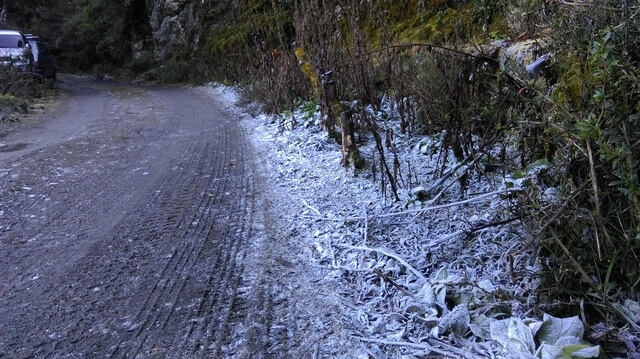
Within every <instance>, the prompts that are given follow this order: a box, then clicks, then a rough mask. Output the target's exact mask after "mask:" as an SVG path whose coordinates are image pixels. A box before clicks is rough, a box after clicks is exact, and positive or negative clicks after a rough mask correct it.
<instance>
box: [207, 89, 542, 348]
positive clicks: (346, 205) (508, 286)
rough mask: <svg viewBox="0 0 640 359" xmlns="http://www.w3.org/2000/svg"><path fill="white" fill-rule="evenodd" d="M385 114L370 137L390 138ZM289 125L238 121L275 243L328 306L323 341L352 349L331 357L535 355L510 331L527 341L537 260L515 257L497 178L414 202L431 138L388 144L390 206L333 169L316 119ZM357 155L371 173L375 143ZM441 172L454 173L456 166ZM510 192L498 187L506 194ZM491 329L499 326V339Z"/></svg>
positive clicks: (512, 201)
mask: <svg viewBox="0 0 640 359" xmlns="http://www.w3.org/2000/svg"><path fill="white" fill-rule="evenodd" d="M208 91H210V92H211V93H214V94H215V96H216V97H217V98H219V99H220V100H221V101H222V103H223V104H224V106H225V107H226V108H227V109H229V110H233V106H234V104H236V103H237V102H238V95H237V94H236V93H235V92H233V91H232V90H230V89H227V88H221V87H209V90H208ZM234 111H236V112H237V113H238V115H239V116H248V115H246V114H245V115H243V113H242V111H240V110H238V109H236V110H234ZM386 112H387V113H388V114H390V115H389V117H387V118H382V117H380V122H379V125H380V127H381V128H382V130H383V131H384V130H385V129H386V128H387V126H389V128H392V129H393V131H394V133H396V134H398V133H400V130H399V128H394V124H396V123H398V122H399V121H396V120H394V118H393V116H394V115H393V114H394V111H393V109H391V108H386ZM291 115H293V116H295V117H296V119H297V122H298V123H299V125H298V126H297V127H295V128H294V129H293V130H291V128H290V127H289V128H283V127H282V126H279V124H280V123H281V121H280V119H274V118H272V117H269V116H266V115H260V116H258V117H257V118H248V117H245V120H247V121H250V125H249V126H247V127H248V128H249V130H250V131H252V138H253V142H254V145H255V147H256V148H257V149H258V150H259V151H261V152H262V153H263V155H264V156H265V157H266V158H267V160H268V166H269V167H270V168H271V172H272V181H273V183H272V187H275V188H277V189H276V191H277V192H278V193H279V194H281V195H282V199H281V200H280V201H281V202H280V204H279V205H273V208H276V209H277V210H278V211H279V214H278V216H277V217H280V218H282V220H283V221H285V222H287V223H288V224H287V225H288V226H290V231H289V233H286V234H283V236H287V238H288V239H289V241H292V242H293V244H294V245H293V248H298V249H299V251H297V253H291V257H292V258H295V260H296V261H300V260H302V261H306V262H307V264H309V268H312V269H314V270H313V271H312V272H310V273H308V274H307V278H308V280H309V283H313V285H314V286H316V287H319V288H326V289H325V290H318V291H317V292H318V293H323V294H322V295H325V296H326V297H327V298H325V299H327V300H328V301H329V302H332V303H337V307H338V308H339V313H338V312H336V313H335V318H334V319H333V321H334V324H333V327H334V329H333V332H332V333H333V334H335V335H337V336H339V337H341V338H342V339H343V340H344V338H347V340H350V341H351V346H352V348H354V349H353V350H352V351H351V352H350V353H344V352H343V353H333V354H332V355H335V356H337V357H344V358H347V357H350V358H353V357H362V358H369V357H370V358H424V357H431V356H444V357H452V358H459V357H466V358H477V357H510V356H511V355H510V354H514V353H522V354H524V353H527V354H534V351H535V350H536V349H539V348H536V347H535V343H534V344H533V345H534V347H533V348H531V345H530V344H531V343H533V341H532V342H531V343H529V340H528V339H529V338H532V336H531V335H530V334H528V332H527V333H526V335H523V334H522V333H518V330H519V329H522V328H525V329H527V330H531V332H532V333H533V334H535V331H534V329H535V327H536V325H538V324H539V323H540V321H536V320H531V321H528V322H526V323H527V324H529V326H527V325H523V326H522V325H521V324H522V323H524V322H523V321H522V320H523V319H526V318H527V317H528V316H530V315H531V313H532V311H531V308H533V306H534V305H535V296H534V293H535V289H536V286H537V285H538V280H537V278H536V276H535V274H536V272H537V269H538V266H537V264H536V260H537V256H535V255H532V253H531V252H526V251H525V252H520V249H521V247H522V245H523V243H526V242H527V241H528V239H529V237H528V236H527V233H526V232H525V230H524V228H523V224H522V223H521V222H520V221H519V220H515V221H509V220H510V219H512V218H514V216H515V210H516V209H517V205H518V203H517V202H518V195H519V192H517V190H514V189H513V188H510V189H509V190H507V189H506V185H505V183H506V182H508V181H509V179H508V177H507V178H506V179H505V177H503V176H501V175H499V174H497V173H494V174H491V175H490V176H482V177H481V176H473V177H474V179H473V180H472V181H469V184H468V188H467V190H466V191H465V194H464V196H463V197H462V198H461V196H460V189H459V185H458V182H457V181H456V180H455V176H454V177H451V178H452V179H450V180H449V181H447V182H446V183H445V185H444V186H443V187H442V190H443V192H442V195H441V196H436V197H435V199H434V200H431V201H429V200H427V199H424V198H417V196H416V195H415V193H416V188H419V187H423V188H429V187H430V186H431V184H432V183H433V182H434V181H435V180H437V179H438V177H439V176H438V175H437V173H439V172H436V168H437V162H436V161H437V157H438V155H439V151H438V150H437V149H438V147H437V146H438V143H437V139H432V138H424V137H422V138H421V137H419V136H413V137H409V136H398V135H396V136H395V137H394V139H393V142H394V145H395V146H396V148H397V151H398V156H399V160H400V165H401V168H400V173H401V174H402V179H401V180H400V181H399V182H400V183H399V191H398V192H399V195H400V197H401V199H400V201H397V202H394V201H392V199H391V198H392V197H391V196H390V195H389V193H390V189H389V188H387V196H386V198H385V196H383V193H382V191H381V186H380V173H378V174H377V175H376V176H377V178H376V181H375V182H374V181H373V174H372V172H371V170H370V168H368V169H365V170H363V171H361V172H360V173H358V174H357V175H354V172H353V170H352V169H349V168H345V167H343V166H342V164H341V147H340V145H338V144H337V143H335V141H333V140H329V139H327V135H326V133H325V132H322V131H320V130H319V127H318V126H317V125H314V124H313V123H314V121H315V120H317V117H314V116H318V115H317V114H311V116H310V114H309V113H308V112H307V113H303V112H297V113H294V114H291ZM291 115H290V116H291ZM305 117H306V120H304V119H305ZM288 120H290V118H289V119H285V122H287V121H288ZM303 122H307V123H310V125H309V126H304V125H302V123H303ZM382 135H383V137H384V133H382ZM430 142H433V143H434V146H435V147H433V149H434V151H433V152H430V151H429V148H428V147H429V146H428V143H430ZM360 148H361V152H362V154H363V155H364V157H365V158H366V159H367V161H368V163H369V164H370V162H371V157H372V155H373V153H374V149H375V141H374V140H373V139H372V138H367V139H366V140H365V141H364V143H363V144H362V145H361V147H360ZM386 152H387V156H388V157H387V162H388V163H389V166H390V168H393V163H392V162H391V161H392V155H391V152H390V151H388V150H386ZM376 158H377V155H376ZM378 161H379V160H378ZM447 163H448V166H453V165H454V164H455V159H454V158H453V157H451V158H449V159H448V162H447ZM378 172H379V171H378ZM478 177H481V178H478ZM513 182H515V181H513ZM513 182H512V183H511V184H510V186H509V187H511V185H513V184H515V185H516V188H517V185H518V183H513ZM434 194H435V193H434ZM432 198H433V197H432ZM419 199H422V200H423V201H419ZM274 217H276V216H274ZM499 222H505V223H504V224H499V225H496V223H499ZM508 318H513V319H509V320H511V321H510V322H508V325H507V324H505V323H507V319H508ZM497 323H498V324H501V325H502V324H504V325H505V327H504V328H505V332H504V335H501V333H498V332H499V327H498V324H497ZM536 323H537V324H536ZM336 327H339V329H336ZM507 329H508V330H507ZM527 330H525V331H527ZM345 333H347V334H345ZM336 340H337V339H336ZM513 343H516V344H513ZM309 357H315V356H309ZM318 357H324V356H322V355H319V356H318ZM519 357H528V356H519Z"/></svg>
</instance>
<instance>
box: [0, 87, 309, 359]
mask: <svg viewBox="0 0 640 359" xmlns="http://www.w3.org/2000/svg"><path fill="white" fill-rule="evenodd" d="M58 87H59V88H60V92H61V93H62V97H61V100H59V101H58V104H57V105H56V106H53V107H52V108H51V109H50V110H49V111H48V113H47V114H46V115H43V116H36V117H35V118H31V119H29V121H26V122H25V123H22V124H19V125H15V126H13V127H10V128H4V129H3V132H2V137H0V278H2V280H1V283H0V328H1V329H0V357H3V358H4V357H6V358H102V357H109V358H147V357H149V358H156V357H157V358H203V357H207V358H225V357H229V358H231V357H233V358H266V357H273V358H279V357H290V356H293V355H294V353H293V352H292V350H293V349H291V348H293V347H295V346H298V348H300V343H299V342H297V344H296V342H295V341H296V336H297V335H294V334H292V333H293V331H292V328H291V327H290V326H288V324H287V325H284V324H283V323H282V321H281V320H280V319H281V318H284V317H286V313H288V309H286V305H287V304H286V303H287V299H284V298H282V288H283V287H282V285H283V284H282V283H283V280H284V279H282V276H281V274H282V273H280V270H281V269H282V268H286V267H288V266H293V264H292V263H289V262H287V261H286V260H285V259H283V258H284V257H282V256H280V254H279V253H280V251H282V250H283V249H282V248H280V244H278V243H275V242H274V241H276V239H277V238H279V237H278V236H277V235H275V234H274V233H275V231H276V229H275V226H276V225H275V224H274V223H275V222H274V221H273V218H271V217H272V215H271V214H270V210H269V201H268V200H267V198H266V197H267V194H268V193H269V191H268V189H267V186H266V184H265V182H266V180H265V178H266V175H265V173H264V172H265V170H264V168H262V167H263V164H262V160H261V159H260V156H259V155H258V154H257V152H256V151H255V149H254V148H253V147H252V146H251V143H250V141H247V139H246V133H245V132H246V131H245V130H244V129H243V126H242V123H241V122H242V121H240V120H239V119H237V118H234V116H233V115H231V114H230V113H229V112H227V111H225V110H224V108H222V107H220V106H219V105H217V104H216V102H215V101H212V99H211V98H208V97H207V96H205V94H203V93H202V92H199V91H196V90H194V89H183V88H160V87H146V86H137V85H123V84H114V83H108V82H97V81H93V80H90V79H86V78H81V77H73V76H62V82H61V83H60V84H59V85H58ZM3 126H4V125H3ZM5 127H6V126H5ZM285 250H286V249H285ZM278 263H279V264H278ZM278 268H280V269H278ZM274 303H275V304H274ZM279 313H280V314H279ZM303 337H304V334H303ZM298 354H299V353H298ZM296 355H297V354H296Z"/></svg>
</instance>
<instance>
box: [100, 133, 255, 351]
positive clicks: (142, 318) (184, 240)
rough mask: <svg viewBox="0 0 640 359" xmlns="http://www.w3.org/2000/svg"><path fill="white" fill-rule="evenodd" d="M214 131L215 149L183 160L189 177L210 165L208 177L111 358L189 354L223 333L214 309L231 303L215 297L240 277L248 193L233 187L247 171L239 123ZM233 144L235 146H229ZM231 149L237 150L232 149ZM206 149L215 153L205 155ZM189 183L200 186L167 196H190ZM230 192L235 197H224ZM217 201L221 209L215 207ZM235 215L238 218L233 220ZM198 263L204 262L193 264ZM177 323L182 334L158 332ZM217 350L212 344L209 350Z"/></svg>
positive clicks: (223, 295) (175, 199)
mask: <svg viewBox="0 0 640 359" xmlns="http://www.w3.org/2000/svg"><path fill="white" fill-rule="evenodd" d="M216 131H217V136H216V137H217V138H216V140H217V141H215V142H216V146H215V148H207V147H206V148H204V149H200V150H199V151H195V152H199V153H203V154H205V155H204V156H203V157H202V158H200V161H195V160H194V159H192V160H190V161H187V163H191V164H194V163H195V164H196V165H195V166H193V169H186V170H185V171H183V174H185V175H186V176H187V177H188V176H190V173H191V172H192V171H201V170H203V169H207V168H211V172H209V173H207V175H206V177H208V178H209V179H210V181H209V183H207V186H206V188H205V187H203V188H200V190H199V192H200V196H201V197H200V199H199V203H198V204H197V206H196V207H195V212H194V213H193V215H192V217H191V218H190V219H188V220H185V222H184V223H183V225H182V226H179V227H184V228H180V231H179V232H176V233H175V234H174V236H176V237H177V238H179V240H178V242H179V243H180V244H179V245H178V246H177V247H175V249H174V250H173V252H172V253H171V254H170V258H171V259H170V260H169V261H168V262H167V265H166V266H165V267H164V269H163V272H162V273H161V274H160V281H159V282H158V284H157V285H156V286H154V288H153V290H152V291H151V293H150V295H149V296H148V297H147V298H146V300H145V302H144V304H143V305H142V306H141V308H140V309H139V311H138V313H137V315H136V316H135V319H133V325H134V326H136V329H135V330H134V332H135V335H134V336H133V339H132V340H131V341H130V342H128V343H125V342H122V343H121V345H119V346H118V348H116V350H115V351H114V352H113V353H112V354H113V356H114V357H135V356H136V355H138V354H142V355H144V354H148V353H153V352H164V351H165V350H166V351H169V350H170V351H171V352H173V353H175V354H176V355H178V354H181V355H183V354H184V353H188V352H191V353H194V352H195V351H197V350H198V349H199V348H202V347H206V348H207V349H211V348H210V344H209V340H210V338H211V336H212V332H216V333H217V335H218V336H219V337H222V335H220V334H219V333H220V332H221V330H220V325H222V324H223V323H224V320H219V319H220V318H219V315H218V314H219V313H220V312H221V311H223V310H225V308H229V307H230V302H231V300H230V299H229V300H227V301H226V302H228V304H226V305H225V303H221V300H220V299H221V298H226V297H227V296H229V293H223V292H222V291H221V290H220V288H230V289H231V290H232V291H233V290H235V286H236V285H237V284H235V283H233V281H232V280H231V279H232V278H233V277H239V273H240V270H239V269H238V268H236V264H235V258H236V257H237V256H239V255H240V256H241V254H239V252H240V249H241V247H240V245H241V243H240V242H239V240H238V239H239V238H241V237H242V236H241V234H242V233H243V232H245V231H246V227H245V225H244V223H243V222H244V221H243V218H244V216H245V213H246V203H247V201H246V200H245V199H246V196H249V195H253V194H252V193H250V192H248V191H246V186H243V187H240V188H238V187H237V186H236V184H237V182H238V181H237V180H240V181H239V182H240V183H242V182H245V180H244V178H245V176H246V174H245V173H244V167H246V166H245V165H244V164H243V161H244V160H243V158H244V157H245V156H246V153H245V151H244V150H243V148H242V147H240V146H238V144H233V143H232V141H233V140H234V139H235V138H238V134H239V133H238V131H239V128H238V127H225V128H218V129H216ZM232 144H233V145H235V146H236V147H233V146H231V145H232ZM236 148H239V149H240V150H241V151H240V152H239V153H235V151H236ZM211 154H214V155H215V156H213V158H210V157H211V156H209V155H211ZM231 161H236V162H240V165H237V164H236V165H234V166H232V165H231ZM198 162H200V163H198ZM238 169H240V170H241V171H238ZM236 172H239V173H236ZM183 182H184V183H187V181H185V180H183V179H178V180H177V183H183ZM194 186H195V187H196V188H199V187H197V186H196V184H195V183H193V181H191V182H188V184H187V185H181V187H182V188H190V190H187V191H182V192H181V193H178V194H177V198H172V201H178V202H179V201H180V200H181V198H183V197H184V196H192V195H193V192H194V191H193V189H194ZM230 193H233V194H235V195H236V196H238V199H239V200H237V199H234V200H231V201H229V200H228V199H226V198H225V197H228V196H229V194H230ZM238 204H240V206H238ZM220 205H222V208H224V211H220V207H219V206H220ZM234 217H236V220H238V221H239V222H236V220H234ZM237 234H240V236H238V235H237ZM199 263H208V265H207V266H206V267H205V268H198V264H199ZM198 277H199V278H198ZM236 282H237V281H236ZM184 293H189V294H191V293H199V296H197V299H196V300H195V302H194V299H193V298H192V295H183V294H184ZM195 305H197V306H198V309H197V311H196V312H195V313H193V314H187V315H186V318H184V317H183V316H181V315H180V313H178V312H179V311H180V310H183V308H185V307H186V308H189V307H193V306H195ZM177 309H178V310H177ZM227 311H228V310H227ZM216 317H218V318H216ZM212 318H216V319H215V320H213V319H212ZM212 322H215V323H217V326H218V328H217V329H218V330H213V331H212V330H211V329H208V330H206V331H203V330H202V329H201V328H202V324H203V323H212ZM180 327H187V329H186V331H185V333H183V334H181V333H180V331H178V332H177V333H176V334H177V335H176V336H174V337H173V338H172V339H169V338H164V337H163V333H164V332H165V331H167V330H174V331H175V328H180ZM172 328H173V329H172ZM194 332H196V333H198V336H197V338H194V336H193V335H192V334H193V333H194ZM203 335H204V336H206V337H207V338H206V340H205V341H204V344H203V342H202V341H201V339H202V337H203ZM216 351H217V350H216V349H215V346H214V350H213V354H215V352H216Z"/></svg>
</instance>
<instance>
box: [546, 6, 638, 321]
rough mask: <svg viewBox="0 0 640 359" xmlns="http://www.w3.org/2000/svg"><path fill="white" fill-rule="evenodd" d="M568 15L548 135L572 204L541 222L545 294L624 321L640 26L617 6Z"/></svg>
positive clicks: (634, 217)
mask: <svg viewBox="0 0 640 359" xmlns="http://www.w3.org/2000/svg"><path fill="white" fill-rule="evenodd" d="M564 10H565V11H558V13H557V14H556V16H555V19H554V20H555V22H556V23H557V24H558V25H561V26H567V25H570V26H567V28H568V29H571V31H565V32H560V31H558V32H557V34H556V36H555V37H556V39H555V42H556V43H558V44H570V46H565V47H564V48H563V49H558V55H559V56H558V57H559V59H560V60H559V61H558V67H559V69H560V73H561V76H560V79H559V83H558V85H557V87H556V88H555V89H554V91H553V93H552V95H551V97H550V100H551V101H552V102H553V108H552V110H551V111H550V112H549V115H548V116H549V118H550V120H551V122H550V123H549V126H548V127H547V130H548V131H549V133H550V134H551V135H552V136H554V137H555V138H557V139H559V140H560V141H561V144H560V148H563V150H562V151H559V152H558V153H557V156H556V157H555V158H554V159H553V160H554V163H556V164H557V172H556V173H557V177H558V179H559V180H560V181H559V187H560V188H561V190H562V191H563V193H564V196H565V198H566V201H565V202H564V203H563V205H562V206H560V205H559V206H557V207H556V208H549V209H548V211H550V212H551V213H548V212H547V213H540V214H539V215H537V216H535V218H536V221H538V223H540V224H544V225H542V226H541V229H540V231H541V235H542V239H541V246H542V249H543V254H544V255H545V257H546V258H547V261H546V262H545V263H546V267H547V271H546V278H547V280H546V282H545V287H544V290H543V292H542V293H543V294H544V297H546V299H547V300H548V301H550V302H551V301H561V302H565V303H570V304H573V305H574V306H575V310H576V311H577V310H578V306H579V302H578V301H576V300H575V299H573V300H572V298H579V300H584V301H585V304H586V307H587V310H589V312H590V313H591V314H597V315H595V316H592V317H591V318H594V319H597V318H607V317H608V318H611V317H609V315H610V314H613V315H614V316H617V317H618V319H622V320H625V319H624V316H621V315H620V312H619V310H618V309H616V307H615V306H613V305H611V304H610V303H611V302H616V301H619V300H620V299H621V298H632V299H635V300H638V299H639V297H638V285H639V284H640V280H639V279H638V273H640V265H639V263H640V261H639V260H638V259H639V256H640V192H639V190H640V188H639V185H638V174H639V170H640V168H639V167H638V159H640V121H639V120H640V115H639V113H640V88H639V85H638V83H639V82H638V76H639V75H640V72H639V70H638V60H637V59H638V52H637V51H638V50H637V46H635V43H634V41H637V40H635V39H637V38H638V35H639V31H640V23H638V20H637V19H634V18H632V17H630V16H629V15H630V13H629V10H630V9H628V8H627V9H625V8H624V7H621V6H620V3H618V2H616V3H614V2H605V3H602V4H599V5H598V6H594V7H593V8H591V9H589V10H588V11H587V10H586V9H580V8H573V7H572V8H571V9H570V10H571V11H566V10H567V9H564ZM635 11H637V8H636V9H635ZM578 34H581V35H582V36H578ZM585 35H586V36H585ZM552 214H554V215H552ZM550 218H553V219H554V220H553V221H551V220H550Z"/></svg>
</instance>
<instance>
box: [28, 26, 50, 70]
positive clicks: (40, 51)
mask: <svg viewBox="0 0 640 359" xmlns="http://www.w3.org/2000/svg"><path fill="white" fill-rule="evenodd" d="M25 37H26V39H27V41H28V42H29V45H31V52H32V53H33V62H34V72H35V73H36V74H37V76H40V77H42V78H45V79H55V78H56V63H55V59H54V58H53V54H52V53H51V50H49V46H47V44H46V43H44V42H43V41H42V40H41V39H40V37H39V36H36V35H32V34H25Z"/></svg>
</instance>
